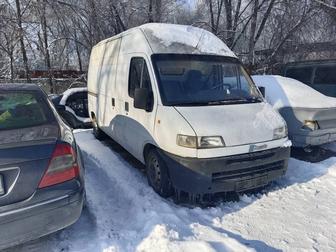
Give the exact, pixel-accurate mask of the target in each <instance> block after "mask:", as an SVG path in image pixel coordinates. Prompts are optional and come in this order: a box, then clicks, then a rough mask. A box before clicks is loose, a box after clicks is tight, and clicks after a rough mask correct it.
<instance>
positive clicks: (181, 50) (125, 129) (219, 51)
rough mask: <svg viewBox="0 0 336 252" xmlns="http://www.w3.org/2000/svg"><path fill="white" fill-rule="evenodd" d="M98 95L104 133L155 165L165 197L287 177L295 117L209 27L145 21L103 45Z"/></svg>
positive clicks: (152, 172) (151, 173)
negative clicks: (264, 91)
mask: <svg viewBox="0 0 336 252" xmlns="http://www.w3.org/2000/svg"><path fill="white" fill-rule="evenodd" d="M88 97H89V113H90V116H91V118H92V120H93V127H94V134H95V135H96V137H97V138H100V137H101V134H102V132H104V133H106V134H107V135H108V136H110V137H112V138H113V139H114V140H115V141H116V142H118V143H119V144H120V145H122V146H123V147H124V148H125V149H126V150H127V151H129V152H130V153H131V154H132V155H133V156H134V157H136V158H137V159H138V160H140V161H141V162H143V163H144V164H146V169H147V178H148V182H149V184H150V185H151V186H152V187H153V189H154V190H155V191H156V192H157V193H158V194H160V195H161V196H164V197H167V196H170V195H171V194H172V192H173V191H175V192H178V193H179V192H187V193H189V195H195V196H196V197H193V198H202V196H203V195H206V194H211V193H217V192H226V191H245V190H249V189H252V188H257V187H262V186H264V185H266V184H267V183H269V182H270V181H272V180H274V179H276V178H278V177H280V176H282V175H283V174H285V172H286V169H287V162H288V158H289V152H290V150H289V149H290V148H289V145H290V144H289V143H290V141H288V138H287V130H286V123H285V121H284V120H283V119H282V117H281V116H280V115H279V113H278V112H276V111H274V110H273V108H272V107H271V106H270V105H269V104H268V103H266V102H265V101H264V99H263V97H262V95H261V94H260V92H259V90H258V89H257V87H256V86H255V85H254V83H253V81H252V80H251V78H250V77H249V75H248V74H247V73H246V71H245V70H244V68H243V66H242V65H241V63H240V62H239V60H238V58H237V57H236V56H235V54H234V53H233V52H232V51H231V50H230V49H229V48H228V47H227V46H226V45H225V44H224V43H223V42H222V41H221V40H220V39H219V38H217V37H216V36H215V35H213V34H212V33H210V32H208V31H206V30H203V29H199V28H196V27H192V26H184V25H172V24H145V25H142V26H140V27H136V28H133V29H130V30H128V31H125V32H123V33H121V34H119V35H116V36H114V37H112V38H109V39H106V40H104V41H101V42H100V43H99V44H97V45H96V46H95V47H94V48H93V50H92V53H91V56H90V65H89V73H88ZM173 189H175V190H173Z"/></svg>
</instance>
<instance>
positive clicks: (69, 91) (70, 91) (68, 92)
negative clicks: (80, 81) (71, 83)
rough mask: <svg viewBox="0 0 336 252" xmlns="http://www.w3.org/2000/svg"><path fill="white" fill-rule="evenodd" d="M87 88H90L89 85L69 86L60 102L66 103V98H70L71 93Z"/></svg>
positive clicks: (61, 103) (83, 90)
mask: <svg viewBox="0 0 336 252" xmlns="http://www.w3.org/2000/svg"><path fill="white" fill-rule="evenodd" d="M87 90H88V89H87V87H78V88H69V89H68V90H66V91H65V92H64V93H63V96H62V99H61V101H60V103H59V104H60V105H65V103H66V100H67V99H68V98H69V96H70V95H72V94H74V93H77V92H85V91H87Z"/></svg>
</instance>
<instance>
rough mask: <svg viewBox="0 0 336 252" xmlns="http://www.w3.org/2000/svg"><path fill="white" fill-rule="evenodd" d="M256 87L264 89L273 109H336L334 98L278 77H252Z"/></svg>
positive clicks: (290, 79)
mask: <svg viewBox="0 0 336 252" xmlns="http://www.w3.org/2000/svg"><path fill="white" fill-rule="evenodd" d="M252 79H253V80H254V82H255V83H256V85H257V86H263V87H265V89H266V100H267V101H268V102H269V103H270V104H272V105H273V107H274V108H277V109H279V108H282V107H297V108H331V107H336V98H333V97H329V96H325V95H324V94H321V93H320V92H318V91H316V90H315V89H313V88H311V87H309V86H307V85H306V84H304V83H302V82H300V81H298V80H295V79H292V78H287V77H282V76H279V75H254V76H252Z"/></svg>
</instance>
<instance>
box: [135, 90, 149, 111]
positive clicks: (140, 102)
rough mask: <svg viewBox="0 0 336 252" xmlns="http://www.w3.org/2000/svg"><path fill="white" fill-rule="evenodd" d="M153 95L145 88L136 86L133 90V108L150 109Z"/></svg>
mask: <svg viewBox="0 0 336 252" xmlns="http://www.w3.org/2000/svg"><path fill="white" fill-rule="evenodd" d="M152 100H153V95H152V94H151V93H150V91H149V90H148V89H147V88H136V89H135V90H134V104H133V106H134V108H138V109H143V110H146V111H148V112H149V111H152V107H153V101H152Z"/></svg>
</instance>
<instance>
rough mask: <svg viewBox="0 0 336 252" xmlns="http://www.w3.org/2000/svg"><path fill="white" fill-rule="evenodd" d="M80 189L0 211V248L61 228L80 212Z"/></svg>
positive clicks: (81, 195)
mask: <svg viewBox="0 0 336 252" xmlns="http://www.w3.org/2000/svg"><path fill="white" fill-rule="evenodd" d="M84 195H85V192H84V189H83V188H82V189H81V190H79V191H77V192H72V193H68V194H65V195H62V196H58V197H55V198H51V199H47V200H43V201H40V202H37V203H34V204H31V205H28V206H25V207H21V208H16V209H13V210H10V211H5V212H0V234H1V235H0V249H4V248H7V247H11V246H14V245H17V244H20V243H24V242H27V241H30V240H35V239H37V238H40V237H42V236H45V235H48V234H50V233H53V232H56V231H58V230H61V229H63V228H65V227H67V226H70V225H71V224H73V223H75V222H76V221H77V220H78V218H79V217H80V215H81V212H82V208H83V202H84Z"/></svg>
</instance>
